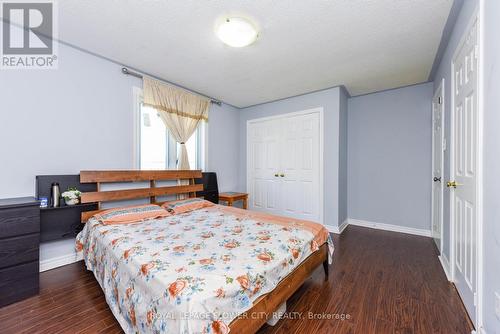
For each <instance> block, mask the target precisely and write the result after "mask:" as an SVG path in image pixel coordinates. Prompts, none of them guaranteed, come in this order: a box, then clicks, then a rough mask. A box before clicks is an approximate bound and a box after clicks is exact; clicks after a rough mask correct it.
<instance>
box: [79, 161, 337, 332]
mask: <svg viewBox="0 0 500 334" xmlns="http://www.w3.org/2000/svg"><path fill="white" fill-rule="evenodd" d="M201 177H202V174H201V171H200V170H158V171H149V170H148V171H146V170H141V171H138V170H115V171H81V172H80V183H96V184H97V191H93V192H84V193H82V196H81V203H97V205H98V208H99V209H98V210H94V211H87V212H83V213H82V223H85V222H86V221H87V220H88V219H89V218H90V217H92V216H93V215H94V214H96V213H98V212H101V211H103V210H101V203H103V202H111V201H121V200H131V199H140V198H142V199H144V198H149V202H150V203H157V204H161V203H162V202H157V197H159V196H168V195H179V194H184V195H185V196H187V197H196V192H198V191H202V190H203V185H202V184H195V182H194V180H195V179H198V178H201ZM158 181H176V182H175V183H174V184H173V185H168V186H160V187H158V186H157V182H158ZM133 182H142V183H146V182H149V187H148V188H137V187H136V188H132V189H123V190H105V191H101V190H100V189H101V185H102V184H103V183H111V184H113V183H133ZM321 264H323V268H324V271H325V279H328V245H327V244H326V243H325V244H323V245H321V247H320V248H319V250H318V251H316V252H314V253H313V254H311V255H309V257H308V258H307V259H306V260H304V262H302V263H301V264H300V265H299V266H298V267H297V268H295V270H294V271H293V272H291V273H290V274H289V275H288V276H286V277H285V278H284V279H283V280H282V281H281V282H280V283H279V284H278V285H277V287H276V288H275V289H274V290H273V291H271V292H269V293H268V294H265V295H263V296H261V297H260V298H259V299H257V300H256V301H255V302H254V304H253V306H252V308H251V309H249V310H248V311H247V312H245V314H243V315H242V316H240V317H238V318H236V319H234V320H233V321H232V322H231V324H230V325H229V327H230V329H231V332H234V333H241V334H250V333H255V332H257V331H258V330H259V328H260V327H261V326H262V325H263V324H264V323H265V322H266V321H267V320H268V319H269V318H272V315H273V312H274V311H276V310H277V309H278V307H279V306H280V305H281V304H283V303H285V302H286V301H287V299H288V298H290V296H292V294H293V293H294V292H295V291H297V290H298V288H299V287H300V286H301V285H302V284H303V283H304V282H305V281H306V280H307V279H308V278H309V277H310V276H311V275H312V273H313V272H314V270H316V268H317V267H319V266H320V265H321ZM252 315H258V316H252Z"/></svg>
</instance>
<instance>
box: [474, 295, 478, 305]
mask: <svg viewBox="0 0 500 334" xmlns="http://www.w3.org/2000/svg"><path fill="white" fill-rule="evenodd" d="M474 306H477V292H474Z"/></svg>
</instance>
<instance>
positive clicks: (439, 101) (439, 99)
mask: <svg viewBox="0 0 500 334" xmlns="http://www.w3.org/2000/svg"><path fill="white" fill-rule="evenodd" d="M438 104H441V96H440V97H438Z"/></svg>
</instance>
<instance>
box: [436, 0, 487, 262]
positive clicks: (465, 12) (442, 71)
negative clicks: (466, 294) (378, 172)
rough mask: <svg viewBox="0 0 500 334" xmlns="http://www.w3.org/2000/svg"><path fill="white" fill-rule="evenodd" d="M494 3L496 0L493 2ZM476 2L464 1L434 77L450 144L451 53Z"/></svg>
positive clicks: (446, 225) (446, 226) (446, 207)
mask: <svg viewBox="0 0 500 334" xmlns="http://www.w3.org/2000/svg"><path fill="white" fill-rule="evenodd" d="M495 1H496V0H495ZM478 4H479V1H478V0H464V3H463V5H462V9H461V11H460V14H459V15H458V18H457V21H456V23H455V26H454V28H453V32H452V33H451V36H449V41H448V45H447V47H446V51H445V52H444V54H443V57H442V59H441V63H440V64H439V67H438V69H437V71H436V73H435V75H434V90H436V89H437V88H438V86H439V84H440V82H441V79H443V78H444V80H445V85H444V122H445V126H444V136H445V139H446V142H448V143H449V142H450V127H451V124H450V115H451V114H450V106H451V98H450V97H451V63H452V58H453V53H454V52H455V49H456V48H457V46H458V43H459V42H460V38H461V37H462V34H463V33H464V31H465V29H466V28H467V24H468V23H469V21H470V19H471V17H472V14H473V13H474V10H475V8H476V6H478ZM449 179H450V151H449V150H446V151H445V152H444V171H443V180H449ZM443 254H444V255H445V257H446V258H447V259H450V191H449V189H448V188H446V187H445V188H444V194H443Z"/></svg>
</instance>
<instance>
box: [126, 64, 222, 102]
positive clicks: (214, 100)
mask: <svg viewBox="0 0 500 334" xmlns="http://www.w3.org/2000/svg"><path fill="white" fill-rule="evenodd" d="M122 73H123V74H125V75H131V76H133V77H136V78H140V79H142V78H143V75H142V74H140V73H137V72H132V71H130V70H129V69H128V68H126V67H122ZM169 84H171V83H170V82H169ZM171 85H172V84H171ZM172 86H176V85H172ZM180 88H182V89H184V90H188V89H185V88H183V87H180ZM196 94H198V95H202V96H205V95H203V94H199V93H196ZM205 97H208V96H205ZM208 98H209V99H210V102H211V103H213V104H216V105H218V106H220V105H222V102H221V101H219V100H216V99H213V98H211V97H208Z"/></svg>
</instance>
